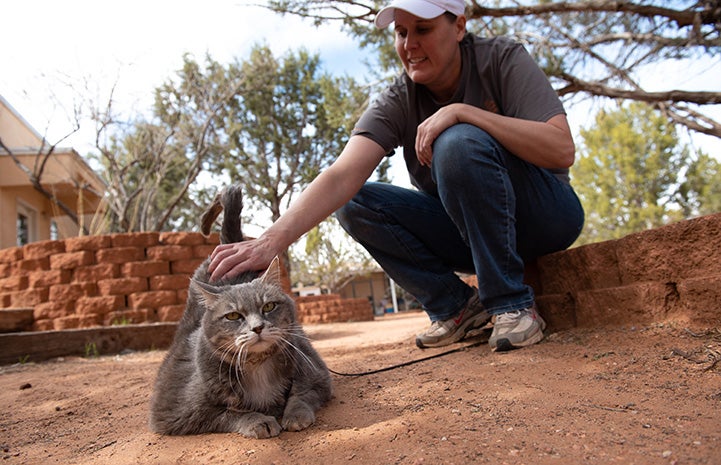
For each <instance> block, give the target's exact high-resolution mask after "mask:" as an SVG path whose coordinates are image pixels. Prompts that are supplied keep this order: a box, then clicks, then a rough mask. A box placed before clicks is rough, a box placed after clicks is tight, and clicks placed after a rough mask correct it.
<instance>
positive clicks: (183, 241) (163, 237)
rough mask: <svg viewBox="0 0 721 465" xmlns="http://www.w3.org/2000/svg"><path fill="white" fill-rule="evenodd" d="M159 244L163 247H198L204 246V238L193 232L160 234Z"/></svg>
mask: <svg viewBox="0 0 721 465" xmlns="http://www.w3.org/2000/svg"><path fill="white" fill-rule="evenodd" d="M160 243H161V244H165V245H200V244H205V237H203V235H202V234H200V233H194V232H164V233H160Z"/></svg>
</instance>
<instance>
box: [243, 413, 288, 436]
mask: <svg viewBox="0 0 721 465" xmlns="http://www.w3.org/2000/svg"><path fill="white" fill-rule="evenodd" d="M281 431H282V428H281V427H280V424H279V423H278V420H276V419H275V418H274V417H270V416H268V415H263V414H261V413H253V414H249V415H246V416H244V417H243V418H242V419H241V420H240V421H239V422H238V432H239V433H240V434H242V435H243V436H246V437H249V438H255V439H268V438H273V437H275V436H278V435H279V434H280V432H281Z"/></svg>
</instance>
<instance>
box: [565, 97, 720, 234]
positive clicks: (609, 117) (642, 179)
mask: <svg viewBox="0 0 721 465" xmlns="http://www.w3.org/2000/svg"><path fill="white" fill-rule="evenodd" d="M580 133H581V144H580V147H579V158H578V160H577V162H576V164H575V165H574V166H573V168H572V170H571V174H572V180H573V185H574V187H575V188H576V191H577V192H578V194H579V197H580V198H581V201H582V202H583V204H584V207H585V209H586V226H585V228H584V232H583V234H582V236H581V238H580V239H579V241H578V243H581V244H582V243H588V242H596V241H601V240H608V239H616V238H619V237H622V236H624V235H626V234H629V233H631V232H636V231H640V230H644V229H648V228H653V227H657V226H661V225H663V224H667V223H668V222H670V221H674V220H678V219H681V218H684V217H688V216H690V215H692V214H698V213H700V212H702V211H705V210H704V209H705V208H706V207H705V206H704V205H713V204H714V203H715V204H716V205H718V202H719V201H721V198H719V197H718V189H716V188H715V187H712V186H711V184H712V183H713V182H714V177H715V179H718V164H717V163H716V162H714V161H713V160H712V159H710V158H709V157H707V156H705V155H703V154H697V156H695V157H694V156H691V155H690V150H689V148H688V146H686V145H683V144H681V143H680V142H679V138H678V136H677V133H676V130H675V128H674V126H673V125H672V123H670V122H669V121H668V120H667V119H666V118H664V117H663V116H662V115H661V114H660V113H659V112H657V111H654V110H652V109H650V108H649V107H648V106H645V105H643V104H640V103H631V104H627V105H619V106H618V107H617V108H616V109H612V110H603V111H600V112H599V113H598V114H597V116H596V119H595V123H594V124H593V125H592V126H591V127H590V128H585V129H581V131H580ZM712 166H715V167H716V171H715V173H716V174H714V172H713V171H710V170H708V168H709V167H712ZM714 189H715V191H716V192H714ZM714 195H715V197H714Z"/></svg>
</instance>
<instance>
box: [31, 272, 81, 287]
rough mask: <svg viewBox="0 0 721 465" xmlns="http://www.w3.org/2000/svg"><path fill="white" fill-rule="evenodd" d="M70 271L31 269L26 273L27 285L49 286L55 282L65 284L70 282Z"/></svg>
mask: <svg viewBox="0 0 721 465" xmlns="http://www.w3.org/2000/svg"><path fill="white" fill-rule="evenodd" d="M71 277H72V272H71V271H70V270H46V271H33V272H32V273H29V274H28V286H29V287H31V288H33V289H34V288H38V287H50V286H52V285H55V284H67V283H69V282H70V278H71Z"/></svg>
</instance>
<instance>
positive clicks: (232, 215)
mask: <svg viewBox="0 0 721 465" xmlns="http://www.w3.org/2000/svg"><path fill="white" fill-rule="evenodd" d="M223 210H225V213H223V225H222V226H221V228H220V243H221V244H228V243H230V242H240V241H242V240H243V231H242V229H241V223H240V213H241V212H242V211H243V191H242V190H241V188H240V187H239V186H230V187H228V188H226V189H224V190H223V191H222V192H220V193H219V194H218V195H216V196H215V199H213V202H212V203H211V204H210V206H209V207H208V209H207V210H206V211H205V213H203V216H202V217H201V219H200V230H201V231H202V233H203V234H204V235H206V236H207V235H208V234H210V229H211V228H212V226H213V223H214V222H215V220H216V218H218V215H220V212H221V211H223Z"/></svg>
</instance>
